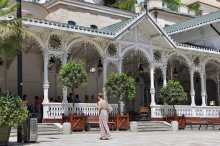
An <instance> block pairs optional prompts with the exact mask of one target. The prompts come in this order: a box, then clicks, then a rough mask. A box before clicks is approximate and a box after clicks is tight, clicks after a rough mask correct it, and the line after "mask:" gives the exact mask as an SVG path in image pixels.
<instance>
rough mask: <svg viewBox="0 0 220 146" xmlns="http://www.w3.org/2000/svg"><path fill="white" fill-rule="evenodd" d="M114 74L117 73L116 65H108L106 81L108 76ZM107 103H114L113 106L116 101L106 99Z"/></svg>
mask: <svg viewBox="0 0 220 146" xmlns="http://www.w3.org/2000/svg"><path fill="white" fill-rule="evenodd" d="M116 72H118V69H117V66H116V64H113V63H109V64H108V66H107V79H108V78H109V77H110V75H111V74H112V73H116ZM108 102H109V103H114V104H115V103H118V101H117V99H115V98H113V99H112V98H108Z"/></svg>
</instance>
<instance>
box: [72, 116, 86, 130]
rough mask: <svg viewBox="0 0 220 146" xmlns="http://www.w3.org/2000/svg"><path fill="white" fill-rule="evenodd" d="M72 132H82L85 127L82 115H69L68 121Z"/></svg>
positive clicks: (84, 119)
mask: <svg viewBox="0 0 220 146" xmlns="http://www.w3.org/2000/svg"><path fill="white" fill-rule="evenodd" d="M68 121H69V122H70V123H71V129H72V131H84V130H85V127H86V117H85V116H83V115H75V114H70V115H69V120H68Z"/></svg>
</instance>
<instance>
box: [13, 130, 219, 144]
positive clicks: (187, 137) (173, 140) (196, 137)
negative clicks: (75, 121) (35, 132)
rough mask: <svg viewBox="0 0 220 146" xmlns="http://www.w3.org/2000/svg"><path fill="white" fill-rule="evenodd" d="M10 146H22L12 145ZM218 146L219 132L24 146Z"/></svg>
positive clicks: (66, 139)
mask: <svg viewBox="0 0 220 146" xmlns="http://www.w3.org/2000/svg"><path fill="white" fill-rule="evenodd" d="M15 140H16V138H15V137H14V138H11V139H10V141H11V143H10V146H23V145H18V144H16V143H13V141H15ZM26 145H27V146H220V131H178V132H173V131H169V132H145V133H132V132H114V133H112V139H110V140H107V141H103V140H102V141H101V140H99V134H98V133H94V132H93V133H73V134H72V135H47V136H40V137H39V138H38V142H37V143H34V144H25V146H26Z"/></svg>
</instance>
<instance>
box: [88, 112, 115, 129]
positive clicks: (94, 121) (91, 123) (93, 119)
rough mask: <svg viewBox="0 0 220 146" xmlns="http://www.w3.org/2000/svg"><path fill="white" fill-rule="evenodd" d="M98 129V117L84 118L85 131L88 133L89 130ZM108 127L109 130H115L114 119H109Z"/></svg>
mask: <svg viewBox="0 0 220 146" xmlns="http://www.w3.org/2000/svg"><path fill="white" fill-rule="evenodd" d="M92 126H94V127H99V117H98V116H87V117H86V130H87V131H89V130H90V128H91V127H92ZM108 126H109V129H110V130H115V129H116V122H115V118H114V117H109V120H108Z"/></svg>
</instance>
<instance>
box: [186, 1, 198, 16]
mask: <svg viewBox="0 0 220 146" xmlns="http://www.w3.org/2000/svg"><path fill="white" fill-rule="evenodd" d="M188 8H189V9H190V10H192V11H195V12H196V13H197V14H198V13H199V12H200V4H199V3H194V4H191V5H189V6H188Z"/></svg>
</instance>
